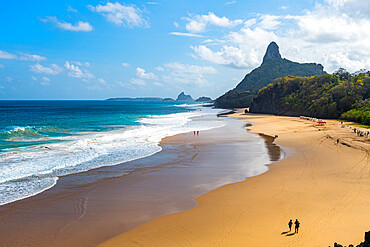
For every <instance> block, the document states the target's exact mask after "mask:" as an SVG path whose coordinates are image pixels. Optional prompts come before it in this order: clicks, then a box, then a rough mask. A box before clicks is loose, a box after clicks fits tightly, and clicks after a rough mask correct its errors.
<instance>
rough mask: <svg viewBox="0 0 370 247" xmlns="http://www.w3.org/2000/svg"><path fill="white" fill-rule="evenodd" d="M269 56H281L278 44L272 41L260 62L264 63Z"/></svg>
mask: <svg viewBox="0 0 370 247" xmlns="http://www.w3.org/2000/svg"><path fill="white" fill-rule="evenodd" d="M271 58H281V55H280V52H279V46H278V45H277V44H276V43H275V42H274V41H272V42H271V43H270V44H269V46H268V47H267V50H266V53H265V56H264V57H263V62H262V63H265V62H266V61H267V60H269V59H271Z"/></svg>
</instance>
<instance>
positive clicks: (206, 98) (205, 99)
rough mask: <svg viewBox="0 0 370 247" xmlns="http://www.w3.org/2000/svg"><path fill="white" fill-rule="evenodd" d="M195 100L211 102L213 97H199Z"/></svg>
mask: <svg viewBox="0 0 370 247" xmlns="http://www.w3.org/2000/svg"><path fill="white" fill-rule="evenodd" d="M195 102H203V103H209V102H212V99H211V98H210V97H204V96H202V97H199V98H198V99H196V100H195Z"/></svg>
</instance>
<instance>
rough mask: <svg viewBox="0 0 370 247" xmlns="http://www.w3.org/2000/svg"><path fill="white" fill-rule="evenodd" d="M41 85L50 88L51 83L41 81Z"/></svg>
mask: <svg viewBox="0 0 370 247" xmlns="http://www.w3.org/2000/svg"><path fill="white" fill-rule="evenodd" d="M40 84H41V85H42V86H50V83H49V82H48V81H41V82H40Z"/></svg>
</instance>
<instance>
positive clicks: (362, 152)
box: [100, 112, 370, 247]
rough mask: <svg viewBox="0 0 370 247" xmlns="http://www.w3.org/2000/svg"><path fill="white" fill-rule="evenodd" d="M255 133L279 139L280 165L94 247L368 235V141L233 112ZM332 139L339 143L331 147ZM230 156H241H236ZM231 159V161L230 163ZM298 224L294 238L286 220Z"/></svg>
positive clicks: (337, 129) (302, 242) (306, 241)
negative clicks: (249, 125) (281, 153)
mask: <svg viewBox="0 0 370 247" xmlns="http://www.w3.org/2000/svg"><path fill="white" fill-rule="evenodd" d="M230 117H235V118H240V119H243V120H246V121H251V122H253V123H254V126H252V127H249V128H251V129H252V131H253V132H255V133H264V134H265V135H268V136H275V135H278V138H277V139H276V140H275V143H277V144H278V145H279V146H281V147H283V149H284V151H286V153H287V156H286V158H285V159H283V160H281V161H278V162H276V163H274V164H272V165H270V166H269V167H270V170H269V171H268V172H266V173H264V174H262V175H259V176H255V177H252V178H248V179H246V180H245V181H243V182H239V183H234V184H229V185H225V186H222V187H221V188H218V189H216V190H214V191H212V192H209V193H207V194H205V195H203V196H200V197H198V198H197V199H196V201H197V202H198V204H199V205H198V206H197V207H195V208H192V209H190V210H188V211H185V212H181V213H176V214H172V215H167V216H163V217H159V218H157V219H154V220H152V221H149V222H147V223H145V224H143V225H141V226H139V227H136V228H134V229H132V230H130V231H128V232H126V233H123V234H121V235H118V236H117V237H115V238H112V239H110V240H109V241H106V242H104V243H102V244H101V245H100V246H102V247H108V246H113V247H117V246H125V247H127V246H158V247H159V246H160V247H164V246H171V247H172V246H233V247H234V246H243V247H245V246H294V247H295V246H307V247H312V246H321V247H322V246H332V245H333V243H334V242H339V243H342V244H345V245H349V244H351V243H352V244H357V243H359V242H361V241H362V240H363V234H364V232H365V231H368V230H370V213H369V212H370V196H369V195H370V142H369V140H368V139H365V138H363V137H358V136H356V134H354V133H353V131H352V130H350V129H349V128H348V127H346V128H341V126H340V123H339V122H337V121H328V124H327V125H326V126H321V127H320V126H317V124H316V123H314V122H311V121H307V120H301V119H299V118H295V117H278V116H265V115H253V114H241V113H240V112H239V113H237V114H234V115H231V116H230ZM337 139H339V143H337V141H336V140H337ZM237 155H243V153H238V154H237ZM232 162H233V160H230V163H232ZM296 218H298V219H299V220H300V222H301V227H300V230H299V233H298V234H293V233H291V232H288V221H289V219H293V221H294V220H295V219H296Z"/></svg>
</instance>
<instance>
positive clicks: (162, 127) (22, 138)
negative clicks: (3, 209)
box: [0, 101, 224, 205]
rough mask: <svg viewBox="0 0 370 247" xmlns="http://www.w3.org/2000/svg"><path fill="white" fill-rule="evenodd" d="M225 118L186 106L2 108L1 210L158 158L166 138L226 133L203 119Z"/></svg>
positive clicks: (26, 104) (5, 104) (40, 104)
mask: <svg viewBox="0 0 370 247" xmlns="http://www.w3.org/2000/svg"><path fill="white" fill-rule="evenodd" d="M219 112H220V111H219V110H216V109H211V108H209V107H202V106H200V105H196V104H185V103H181V102H137V101H0V205H2V204H7V203H10V202H13V201H16V200H20V199H23V198H26V197H29V196H32V195H36V194H38V193H41V192H42V191H44V190H46V189H49V188H51V187H53V186H54V185H55V184H56V183H57V180H58V178H59V177H60V176H63V175H68V174H73V173H78V172H83V171H88V170H91V169H95V168H98V167H102V166H110V165H116V164H120V163H124V162H127V161H131V160H135V159H139V158H143V157H147V156H150V155H153V154H154V153H157V152H159V151H161V147H160V146H159V142H160V140H161V139H162V138H164V137H166V136H171V135H175V134H179V133H185V132H189V131H194V130H207V129H212V128H217V127H221V126H223V125H224V122H223V121H222V120H220V119H215V118H204V120H203V117H204V116H206V115H216V114H217V113H219ZM193 119H197V121H193Z"/></svg>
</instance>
